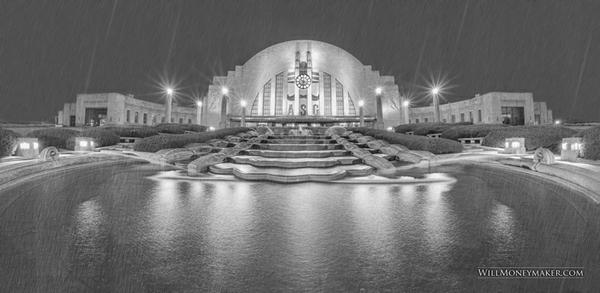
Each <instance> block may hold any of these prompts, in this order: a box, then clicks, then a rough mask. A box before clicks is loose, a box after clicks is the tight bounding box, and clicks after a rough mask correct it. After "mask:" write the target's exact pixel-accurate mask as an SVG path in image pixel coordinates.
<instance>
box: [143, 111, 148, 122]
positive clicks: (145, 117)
mask: <svg viewBox="0 0 600 293" xmlns="http://www.w3.org/2000/svg"><path fill="white" fill-rule="evenodd" d="M142 121H143V123H144V124H147V123H148V114H147V113H144V116H143V118H142Z"/></svg>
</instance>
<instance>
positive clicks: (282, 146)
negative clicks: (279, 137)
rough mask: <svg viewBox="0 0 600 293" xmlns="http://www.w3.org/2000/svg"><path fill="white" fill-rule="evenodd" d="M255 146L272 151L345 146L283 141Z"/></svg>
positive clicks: (314, 149) (329, 148) (312, 149)
mask: <svg viewBox="0 0 600 293" xmlns="http://www.w3.org/2000/svg"><path fill="white" fill-rule="evenodd" d="M255 148H258V149H262V150H271V151H320V150H341V149H343V148H344V146H343V145H341V144H283V143H272V144H271V143H265V144H258V145H256V146H255Z"/></svg>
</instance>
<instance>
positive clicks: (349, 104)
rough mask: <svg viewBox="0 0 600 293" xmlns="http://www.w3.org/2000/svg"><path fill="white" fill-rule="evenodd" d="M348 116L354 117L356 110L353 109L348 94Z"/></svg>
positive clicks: (352, 103)
mask: <svg viewBox="0 0 600 293" xmlns="http://www.w3.org/2000/svg"><path fill="white" fill-rule="evenodd" d="M348 115H350V116H356V108H355V107H354V102H352V97H350V93H348Z"/></svg>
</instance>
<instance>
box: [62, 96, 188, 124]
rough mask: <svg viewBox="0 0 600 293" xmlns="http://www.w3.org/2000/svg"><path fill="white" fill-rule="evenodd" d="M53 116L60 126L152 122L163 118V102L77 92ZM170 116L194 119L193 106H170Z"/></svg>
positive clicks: (175, 119)
mask: <svg viewBox="0 0 600 293" xmlns="http://www.w3.org/2000/svg"><path fill="white" fill-rule="evenodd" d="M57 120H58V121H57V124H62V125H64V126H84V125H90V124H94V125H111V124H115V125H155V124H159V123H166V122H167V121H165V105H164V104H158V103H153V102H149V101H144V100H140V99H136V98H134V97H133V95H123V94H120V93H96V94H78V95H77V99H76V102H75V103H66V104H65V105H64V107H63V110H61V111H59V112H58V117H57ZM92 120H93V121H92ZM171 120H172V121H171V122H173V123H183V124H192V123H197V121H196V108H189V107H180V106H174V107H173V110H172V116H171Z"/></svg>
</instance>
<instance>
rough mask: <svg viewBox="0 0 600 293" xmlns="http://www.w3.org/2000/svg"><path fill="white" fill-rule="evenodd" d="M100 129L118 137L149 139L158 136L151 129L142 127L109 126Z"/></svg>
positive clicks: (155, 131) (156, 132)
mask: <svg viewBox="0 0 600 293" xmlns="http://www.w3.org/2000/svg"><path fill="white" fill-rule="evenodd" d="M101 129H105V130H108V131H111V132H113V133H115V134H116V135H118V136H119V137H142V138H143V137H149V136H154V135H158V131H157V130H156V129H154V128H152V127H147V126H142V127H118V126H110V127H103V128H101Z"/></svg>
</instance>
